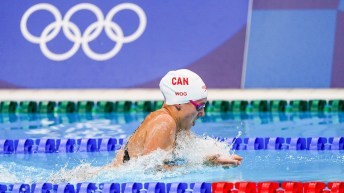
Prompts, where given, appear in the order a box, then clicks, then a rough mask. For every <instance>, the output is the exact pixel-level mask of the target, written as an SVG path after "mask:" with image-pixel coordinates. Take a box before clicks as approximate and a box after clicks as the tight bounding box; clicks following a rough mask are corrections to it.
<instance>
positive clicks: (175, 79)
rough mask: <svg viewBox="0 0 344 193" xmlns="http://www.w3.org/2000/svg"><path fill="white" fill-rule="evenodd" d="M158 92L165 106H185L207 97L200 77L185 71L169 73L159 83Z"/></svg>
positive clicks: (205, 88)
mask: <svg viewBox="0 0 344 193" xmlns="http://www.w3.org/2000/svg"><path fill="white" fill-rule="evenodd" d="M160 91H161V92H162V94H163V95H164V97H165V104H167V105H174V104H185V103H188V102H189V100H200V99H204V98H207V96H208V91H207V87H206V85H205V84H204V82H203V80H202V79H201V77H199V76H198V75H197V74H196V73H194V72H192V71H190V70H187V69H180V70H176V71H169V72H168V73H167V74H166V75H165V76H164V77H163V78H162V79H161V81H160Z"/></svg>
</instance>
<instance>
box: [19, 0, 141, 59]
mask: <svg viewBox="0 0 344 193" xmlns="http://www.w3.org/2000/svg"><path fill="white" fill-rule="evenodd" d="M126 9H128V10H131V11H133V12H135V13H136V14H137V16H138V18H139V21H140V22H139V26H138V27H137V29H136V31H135V32H133V33H132V34H130V35H128V36H124V34H123V30H122V28H121V27H120V26H119V25H118V24H117V23H115V22H113V21H112V19H113V17H114V16H115V15H116V14H117V13H118V12H120V11H122V10H126ZM40 10H45V11H48V12H50V13H51V14H52V15H53V16H54V18H55V21H54V22H52V23H50V24H49V25H47V26H46V27H45V28H44V30H43V31H42V33H41V34H40V36H34V35H32V34H31V33H30V32H29V30H28V28H27V21H28V19H29V17H30V16H31V14H33V13H34V12H36V11H40ZM81 10H87V11H90V12H92V13H93V14H94V15H95V16H96V18H97V21H96V22H94V23H92V24H90V25H89V26H88V27H87V28H86V29H85V31H84V32H83V34H81V33H82V32H81V31H80V29H79V27H78V26H77V25H76V24H75V23H73V22H71V21H70V19H71V17H72V16H73V14H75V13H76V12H78V11H81ZM146 24H147V18H146V14H145V12H144V11H143V10H142V9H141V7H139V6H137V5H135V4H132V3H122V4H119V5H117V6H115V7H113V8H112V9H111V10H110V11H109V13H108V14H107V15H106V17H105V18H104V15H103V13H102V11H101V10H100V9H99V8H98V7H97V6H95V5H93V4H90V3H80V4H77V5H75V6H73V7H72V8H70V9H69V10H68V11H67V13H66V15H65V16H64V18H62V16H61V13H60V12H59V10H58V9H57V8H56V7H55V6H53V5H51V4H48V3H40V4H36V5H34V6H32V7H30V8H29V9H28V10H27V11H26V12H25V13H24V15H23V16H22V18H21V21H20V30H21V32H22V34H23V36H24V37H25V38H26V39H27V40H28V41H29V42H31V43H34V44H39V46H40V49H41V51H42V53H43V54H44V55H45V56H46V57H47V58H49V59H51V60H55V61H63V60H67V59H68V58H70V57H72V56H73V55H74V54H75V53H76V52H77V51H78V50H79V48H80V46H82V49H83V51H84V52H85V54H86V55H87V56H88V57H89V58H91V59H93V60H97V61H104V60H108V59H110V58H112V57H114V56H115V55H116V54H117V53H118V52H119V51H120V50H121V48H122V46H123V44H124V43H130V42H133V41H134V40H136V39H137V38H139V37H140V36H141V35H142V33H143V32H144V30H145V28H146ZM61 28H62V30H63V33H64V35H65V36H66V37H67V39H68V40H69V41H71V42H73V43H74V44H73V46H72V48H70V49H69V50H68V51H67V52H65V53H54V52H52V51H50V50H49V48H48V46H47V43H48V42H50V41H51V40H53V39H54V38H55V37H56V36H57V35H58V34H59V32H60V31H61ZM103 29H105V33H106V35H107V36H108V37H109V39H110V40H112V41H114V42H116V44H115V45H114V47H113V48H112V49H111V50H110V51H108V52H106V53H96V52H94V51H93V50H92V49H91V48H90V46H89V42H91V41H93V40H95V39H96V38H97V37H98V36H99V35H100V34H101V32H102V31H103Z"/></svg>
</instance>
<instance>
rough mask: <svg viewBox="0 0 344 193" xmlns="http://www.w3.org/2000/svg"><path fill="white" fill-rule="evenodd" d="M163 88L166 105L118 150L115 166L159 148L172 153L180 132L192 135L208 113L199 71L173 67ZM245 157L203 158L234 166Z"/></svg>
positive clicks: (205, 162) (211, 163)
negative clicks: (192, 129)
mask: <svg viewBox="0 0 344 193" xmlns="http://www.w3.org/2000/svg"><path fill="white" fill-rule="evenodd" d="M160 90H161V92H162V94H163V96H164V99H165V101H164V105H163V106H162V108H161V109H159V110H157V111H155V112H152V113H150V114H149V115H148V116H147V117H146V118H145V119H144V121H143V122H142V123H141V125H140V126H139V127H138V128H137V129H136V131H135V132H134V133H133V134H132V136H131V137H130V138H129V139H128V142H127V143H126V145H125V146H123V147H122V149H121V150H119V151H118V153H117V154H116V157H115V159H114V161H113V162H112V166H114V167H117V166H119V165H122V164H123V163H126V162H128V161H129V160H132V159H136V158H138V157H140V156H144V155H147V154H149V153H151V152H153V151H155V150H157V149H161V150H164V151H168V152H172V153H173V150H174V149H175V148H176V145H177V144H176V139H177V135H178V134H179V133H181V132H182V131H183V133H185V135H190V130H191V127H192V126H194V125H195V121H196V120H197V119H198V118H200V117H203V116H204V115H205V111H204V108H205V104H206V102H207V95H208V92H207V87H206V85H205V84H204V82H203V80H202V79H201V78H200V77H199V76H198V75H197V74H196V73H194V72H192V71H190V70H187V69H181V70H176V71H170V72H168V73H167V74H166V75H165V76H164V77H163V78H162V79H161V81H160ZM190 148H192V147H190ZM242 159H243V158H242V157H240V156H238V155H231V156H230V155H228V156H221V155H218V154H216V155H208V156H206V157H204V160H203V162H204V164H206V165H221V166H224V167H231V166H239V165H240V164H241V161H242ZM166 164H168V161H166Z"/></svg>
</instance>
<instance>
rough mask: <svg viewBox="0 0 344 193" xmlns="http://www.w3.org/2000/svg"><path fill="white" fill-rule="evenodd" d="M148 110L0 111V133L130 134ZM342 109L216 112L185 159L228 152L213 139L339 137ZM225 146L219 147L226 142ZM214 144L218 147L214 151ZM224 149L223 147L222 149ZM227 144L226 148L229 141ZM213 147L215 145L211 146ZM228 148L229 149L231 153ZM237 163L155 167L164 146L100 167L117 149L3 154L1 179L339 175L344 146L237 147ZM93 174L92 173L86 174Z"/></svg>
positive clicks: (201, 124)
mask: <svg viewBox="0 0 344 193" xmlns="http://www.w3.org/2000/svg"><path fill="white" fill-rule="evenodd" d="M145 115H146V114H144V113H141V114H137V113H128V114H123V113H122V114H92V115H89V114H88V115H86V114H68V115H39V114H35V115H24V114H22V115H5V114H2V115H0V136H1V137H0V138H1V139H25V138H56V139H60V138H104V137H114V138H127V137H128V136H129V135H130V134H131V133H132V132H133V131H134V130H135V129H136V128H137V126H138V125H139V124H140V123H141V121H142V120H143V119H144V117H145ZM343 128H344V114H341V113H328V114H311V113H295V114H271V113H257V114H233V113H213V114H208V115H207V116H206V117H204V118H203V119H202V120H198V121H197V122H196V125H195V127H194V128H193V129H192V130H193V132H194V133H195V134H196V135H197V137H196V138H197V139H196V140H195V143H191V144H188V145H191V146H192V148H193V151H192V152H189V154H190V155H188V156H190V157H196V158H197V156H200V155H203V154H206V153H211V152H212V151H227V150H228V149H226V147H218V146H216V147H215V146H214V144H220V146H221V145H224V142H219V141H216V140H215V139H212V138H217V137H220V138H225V137H235V136H237V135H238V133H239V132H241V133H242V134H241V136H240V137H284V138H286V137H342V136H344V129H343ZM226 145H227V144H225V145H224V146H226ZM216 148H217V149H216ZM221 148H222V149H221ZM227 148H228V147H227ZM215 149H216V150H215ZM228 153H234V152H233V151H230V152H228ZM235 153H236V154H238V155H241V156H243V157H244V161H243V163H242V165H241V166H239V167H236V168H222V167H220V166H216V167H215V166H204V165H203V164H201V163H197V162H193V161H190V162H188V161H187V162H185V163H184V164H181V165H179V166H178V167H176V168H174V169H173V170H171V171H164V170H159V169H157V168H156V167H155V166H152V164H153V165H154V163H152V162H154V160H156V159H158V158H159V157H161V156H162V155H161V152H155V153H153V154H152V155H151V156H152V157H145V158H142V159H141V160H138V161H137V162H136V163H132V164H129V165H127V166H126V167H121V168H118V169H115V170H114V169H110V170H101V171H100V172H99V171H98V170H99V169H100V168H101V167H102V166H104V165H106V164H109V163H110V162H111V161H112V159H113V158H114V157H115V154H116V152H115V151H110V152H76V153H36V154H0V173H1V175H0V182H1V183H12V184H13V183H38V182H46V181H49V182H54V183H62V182H71V183H78V182H95V183H101V182H118V183H123V182H152V181H159V182H165V183H168V182H216V181H256V182H258V181H324V182H328V181H341V180H342V179H344V171H343V170H344V152H343V151H338V150H324V151H316V150H315V151H314V150H303V151H296V150H237V151H235ZM92 172H95V173H93V174H89V173H92Z"/></svg>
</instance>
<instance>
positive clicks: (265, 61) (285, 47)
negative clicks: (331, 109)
mask: <svg viewBox="0 0 344 193" xmlns="http://www.w3.org/2000/svg"><path fill="white" fill-rule="evenodd" d="M335 25H336V11H335V10H302V11H301V10H255V11H253V14H252V21H251V31H250V39H249V48H248V58H247V65H246V80H245V85H244V87H245V88H257V87H258V88H259V87H270V88H278V87H282V88H288V87H311V88H328V87H330V80H331V67H332V57H333V44H334V39H335V27H336V26H335Z"/></svg>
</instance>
